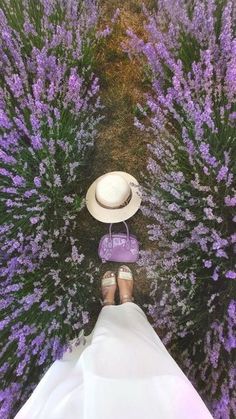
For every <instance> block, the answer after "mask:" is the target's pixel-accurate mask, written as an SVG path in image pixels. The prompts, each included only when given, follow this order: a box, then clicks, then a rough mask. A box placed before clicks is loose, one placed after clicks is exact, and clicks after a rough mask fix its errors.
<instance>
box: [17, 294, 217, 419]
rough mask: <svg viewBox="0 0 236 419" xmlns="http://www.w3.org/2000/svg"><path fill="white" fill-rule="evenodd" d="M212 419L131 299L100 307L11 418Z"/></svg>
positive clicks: (144, 316)
mask: <svg viewBox="0 0 236 419" xmlns="http://www.w3.org/2000/svg"><path fill="white" fill-rule="evenodd" d="M111 418H112V419H213V418H212V416H211V414H210V412H209V410H208V409H207V407H206V405H205V404H204V402H203V401H202V399H201V397H200V396H199V395H198V393H197V391H196V390H195V388H194V387H193V385H192V384H191V383H190V381H189V380H188V379H187V377H186V376H185V375H184V373H183V372H182V370H181V369H180V367H179V366H178V365H177V363H176V362H175V361H174V359H173V358H172V357H171V355H170V354H169V352H168V351H167V349H166V348H165V346H164V345H163V343H162V342H161V340H160V339H159V337H158V336H157V334H156V333H155V331H154V329H153V328H152V326H151V325H150V323H149V322H148V320H147V317H146V315H145V313H144V312H143V310H142V309H141V308H140V307H139V306H138V305H137V304H135V303H132V302H127V303H124V304H121V305H117V306H104V307H103V308H102V310H101V312H100V314H99V316H98V319H97V322H96V325H95V327H94V329H93V331H92V333H91V334H90V335H89V336H88V337H87V339H86V344H85V345H84V346H83V345H79V346H78V347H75V348H74V349H73V351H72V352H69V351H67V352H66V353H65V354H64V356H63V358H62V359H61V360H57V361H55V362H54V363H53V364H52V365H51V366H50V367H49V369H48V370H47V371H46V373H45V374H44V376H43V377H42V379H41V381H40V382H39V384H38V385H37V387H36V388H35V390H34V391H33V393H32V394H31V396H30V397H29V399H28V400H27V401H26V403H25V404H24V405H23V406H22V408H21V409H20V410H19V412H18V413H17V415H16V416H15V419H111Z"/></svg>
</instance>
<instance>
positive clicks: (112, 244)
mask: <svg viewBox="0 0 236 419" xmlns="http://www.w3.org/2000/svg"><path fill="white" fill-rule="evenodd" d="M123 223H124V224H125V226H126V234H125V233H115V234H114V233H113V234H112V233H111V227H112V224H110V227H109V234H105V236H103V237H102V238H101V240H100V242H99V247H98V255H99V257H100V259H102V262H103V263H105V262H107V261H111V262H136V261H137V260H138V257H139V244H138V240H137V238H136V237H135V236H134V235H133V234H130V233H129V229H128V225H127V224H126V222H125V221H123Z"/></svg>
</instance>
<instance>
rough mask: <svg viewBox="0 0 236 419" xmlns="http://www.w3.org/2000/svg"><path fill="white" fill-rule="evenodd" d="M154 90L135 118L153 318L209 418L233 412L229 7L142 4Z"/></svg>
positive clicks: (235, 59) (235, 67)
mask: <svg viewBox="0 0 236 419" xmlns="http://www.w3.org/2000/svg"><path fill="white" fill-rule="evenodd" d="M145 13H146V18H147V24H146V31H147V40H146V41H144V40H142V39H140V38H138V37H137V36H136V35H135V34H134V33H133V32H132V31H128V35H129V37H130V48H131V51H133V53H139V54H141V56H142V57H145V59H146V62H147V65H146V67H147V77H148V78H149V80H150V82H151V86H152V94H149V95H147V101H146V105H145V106H143V107H142V106H141V105H138V109H139V112H141V113H142V118H141V119H140V118H139V120H138V119H137V118H136V120H135V124H136V126H137V127H139V128H140V129H141V130H143V131H148V132H151V133H152V134H153V135H154V136H155V137H156V141H155V143H154V144H152V145H149V149H150V158H149V162H148V172H149V176H148V177H147V179H146V181H145V185H144V191H143V193H144V196H145V204H144V206H143V213H144V214H145V215H146V216H147V217H150V220H153V221H152V224H149V226H148V228H149V236H150V240H151V241H154V242H157V246H156V250H155V251H151V250H150V251H146V252H144V253H143V260H142V263H143V264H145V265H146V266H147V272H148V275H149V277H150V278H151V282H152V288H151V289H152V291H151V296H152V298H153V303H152V304H151V305H149V306H148V309H149V313H150V314H151V315H152V317H153V324H154V326H155V327H156V328H157V329H158V330H161V331H162V332H163V340H164V342H165V344H167V345H168V347H169V349H170V350H171V351H172V353H175V355H176V357H178V361H179V362H180V363H181V366H182V367H183V369H184V370H185V372H186V373H187V375H188V376H189V378H191V380H192V382H193V383H194V385H195V386H196V387H197V388H198V390H199V391H200V392H201V395H202V396H203V398H204V400H205V401H206V402H207V403H208V405H209V407H210V409H211V411H212V412H213V414H214V417H215V418H220V419H228V418H233V417H235V416H236V393H235V389H236V387H235V383H236V368H235V360H236V356H235V353H236V351H235V348H236V334H235V326H236V300H235V295H236V281H235V280H236V265H235V260H236V233H235V231H236V229H235V226H236V224H235V223H236V211H235V207H236V182H235V174H236V173H235V172H236V164H235V155H236V138H235V126H236V123H235V122H236V102H235V99H236V83H235V81H236V37H235V28H236V25H235V23H236V22H235V20H236V7H235V3H233V2H232V1H214V0H204V1H199V0H194V1H192V2H188V1H186V0H179V1H174V0H160V1H158V3H157V8H156V11H155V12H152V13H149V12H148V11H147V10H146V11H145Z"/></svg>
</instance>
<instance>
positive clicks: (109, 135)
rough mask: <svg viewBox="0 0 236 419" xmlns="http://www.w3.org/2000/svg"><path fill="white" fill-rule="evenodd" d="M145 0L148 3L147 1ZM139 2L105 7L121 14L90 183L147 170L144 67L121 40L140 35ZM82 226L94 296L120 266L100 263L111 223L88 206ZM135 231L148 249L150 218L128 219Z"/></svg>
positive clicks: (105, 68)
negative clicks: (138, 115) (139, 112)
mask: <svg viewBox="0 0 236 419" xmlns="http://www.w3.org/2000/svg"><path fill="white" fill-rule="evenodd" d="M146 3H147V1H146ZM141 4H142V2H141V1H139V0H129V1H125V2H124V1H114V0H110V1H109V0H104V1H103V10H104V14H105V16H106V18H107V19H108V21H109V17H112V16H113V14H114V11H115V10H116V8H117V7H119V8H120V11H121V13H120V17H119V19H118V22H117V24H116V26H115V28H114V31H113V34H112V36H110V37H109V38H107V39H106V42H105V43H104V44H105V47H104V48H103V49H101V50H100V51H99V54H98V71H97V73H98V76H99V77H100V84H101V92H100V93H101V100H102V103H103V105H104V106H105V108H104V114H105V119H104V121H103V123H102V124H101V126H100V130H99V135H98V138H97V140H96V147H95V151H94V156H93V164H91V167H92V168H93V171H92V173H91V174H90V175H89V176H88V178H87V182H86V183H87V187H88V186H89V185H90V184H91V183H92V182H93V181H94V180H95V179H96V178H97V177H98V176H101V175H102V174H104V173H106V172H109V171H114V170H122V171H126V172H129V173H130V174H132V175H133V176H135V177H136V178H137V179H138V180H139V181H140V180H141V179H140V178H141V172H145V171H146V162H147V152H146V148H147V147H146V145H147V142H149V141H150V139H149V138H148V137H147V135H146V134H143V133H142V132H140V131H139V130H138V129H136V128H135V127H134V124H133V122H134V114H135V107H136V103H137V102H140V103H142V102H143V100H144V99H143V93H144V91H145V81H144V80H143V69H142V67H141V66H140V65H139V63H137V62H135V60H132V61H131V60H130V59H129V58H128V56H127V54H126V53H125V52H124V51H123V50H122V47H121V42H122V41H124V40H127V37H126V33H125V31H126V29H127V28H128V27H132V28H135V31H136V32H138V33H140V34H142V32H141V31H142V26H143V15H142V13H141ZM80 216H81V217H82V221H81V226H80V235H81V240H82V242H83V241H84V240H83V237H86V241H84V245H83V247H84V248H85V251H86V249H87V253H85V254H87V255H90V257H91V260H93V261H94V262H95V263H96V265H97V266H98V267H99V273H98V276H97V278H95V289H96V291H95V292H96V297H98V298H99V297H100V296H101V292H100V278H101V275H102V274H103V273H104V272H105V271H106V270H108V269H115V270H117V267H118V264H115V263H114V264H113V263H106V264H104V265H103V264H101V262H100V260H99V258H98V256H97V248H98V242H99V239H100V237H101V236H102V235H103V234H106V232H107V231H108V225H107V224H103V223H99V222H97V221H96V220H95V219H93V217H91V216H90V214H89V213H88V211H87V209H86V208H85V209H83V210H82V212H81V214H80ZM128 225H129V228H130V230H131V232H132V233H133V234H135V235H137V237H138V239H139V240H140V242H141V247H142V249H148V248H149V246H150V245H149V243H150V242H148V238H147V232H146V220H145V219H144V217H143V216H142V213H141V211H140V210H139V211H138V212H137V213H136V214H135V216H134V217H133V218H131V219H130V220H128ZM121 228H124V227H123V226H122V225H121V224H119V227H118V226H115V231H118V230H120V229H121ZM131 268H132V269H133V272H134V273H135V292H134V297H135V301H136V302H137V303H138V304H139V305H141V306H142V307H143V304H146V303H148V300H149V282H148V281H147V279H146V278H145V274H144V273H141V272H140V273H139V274H137V273H136V269H137V265H136V264H133V266H132V265H131ZM100 310H101V305H100V303H99V302H98V301H97V302H96V303H95V304H94V307H93V310H92V317H93V319H92V324H89V325H88V330H87V331H86V333H90V330H92V328H93V327H94V322H95V321H96V318H97V315H98V313H99V311H100Z"/></svg>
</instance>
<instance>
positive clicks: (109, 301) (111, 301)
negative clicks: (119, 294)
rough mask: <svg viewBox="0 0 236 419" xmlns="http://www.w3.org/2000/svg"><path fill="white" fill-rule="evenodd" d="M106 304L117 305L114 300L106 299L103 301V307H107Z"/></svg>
mask: <svg viewBox="0 0 236 419" xmlns="http://www.w3.org/2000/svg"><path fill="white" fill-rule="evenodd" d="M105 303H109V304H111V305H112V304H114V303H115V301H114V300H107V299H105V300H103V301H102V305H106V304H105Z"/></svg>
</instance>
